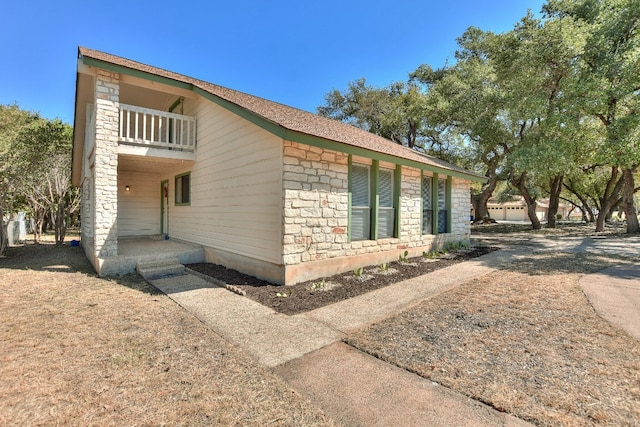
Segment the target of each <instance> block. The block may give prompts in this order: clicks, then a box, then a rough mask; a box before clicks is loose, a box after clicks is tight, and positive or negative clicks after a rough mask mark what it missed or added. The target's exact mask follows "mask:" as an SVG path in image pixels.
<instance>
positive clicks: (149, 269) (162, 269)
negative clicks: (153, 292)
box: [136, 258, 185, 280]
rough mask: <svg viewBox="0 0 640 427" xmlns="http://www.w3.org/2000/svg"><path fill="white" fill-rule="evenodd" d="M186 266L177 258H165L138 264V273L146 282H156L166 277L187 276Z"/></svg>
mask: <svg viewBox="0 0 640 427" xmlns="http://www.w3.org/2000/svg"><path fill="white" fill-rule="evenodd" d="M184 270H185V267H184V265H182V264H180V261H179V260H178V259H177V258H164V259H154V260H145V261H140V262H138V265H137V266H136V271H137V272H138V274H140V275H141V276H142V277H144V278H145V280H155V279H161V278H165V277H172V276H181V275H183V274H185V271H184Z"/></svg>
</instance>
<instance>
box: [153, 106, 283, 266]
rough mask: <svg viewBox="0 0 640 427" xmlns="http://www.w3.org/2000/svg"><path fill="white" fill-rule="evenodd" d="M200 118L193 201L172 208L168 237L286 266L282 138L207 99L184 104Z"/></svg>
mask: <svg viewBox="0 0 640 427" xmlns="http://www.w3.org/2000/svg"><path fill="white" fill-rule="evenodd" d="M184 114H187V115H192V116H196V118H197V127H198V129H197V136H198V142H197V144H198V145H197V154H196V155H197V160H196V163H195V165H194V166H193V167H192V168H191V169H186V168H185V169H182V170H180V171H178V172H176V174H179V173H182V172H189V171H190V172H191V203H190V205H189V206H174V201H175V196H174V195H175V189H174V185H175V183H174V177H175V175H176V174H172V175H168V176H163V179H168V180H169V182H170V189H171V191H170V195H169V199H170V201H169V203H170V205H171V206H170V209H169V216H170V219H169V235H170V236H171V237H173V238H178V239H183V240H187V241H190V242H194V243H198V244H202V245H205V246H208V247H211V248H213V249H219V250H223V251H226V252H231V253H236V254H240V255H243V256H247V257H250V258H255V259H260V260H263V261H268V262H271V263H275V264H281V263H282V255H281V242H282V237H281V236H282V234H281V227H282V226H281V223H282V209H281V206H282V140H281V139H279V138H277V137H275V136H273V135H272V134H270V133H268V132H266V131H264V130H262V129H260V128H259V127H257V126H255V125H253V124H251V123H250V122H248V121H246V120H244V119H242V118H240V117H238V116H236V115H235V114H232V113H230V112H228V111H227V110H224V109H222V108H220V107H218V106H217V105H215V104H213V103H212V102H209V101H207V100H203V99H201V100H200V101H191V100H187V101H185V106H184Z"/></svg>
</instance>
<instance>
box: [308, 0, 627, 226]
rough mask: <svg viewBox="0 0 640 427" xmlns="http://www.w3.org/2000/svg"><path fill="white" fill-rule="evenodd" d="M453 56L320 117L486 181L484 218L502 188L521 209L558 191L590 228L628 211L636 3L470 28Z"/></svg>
mask: <svg viewBox="0 0 640 427" xmlns="http://www.w3.org/2000/svg"><path fill="white" fill-rule="evenodd" d="M458 46H459V49H458V50H457V51H456V53H455V58H456V62H455V64H454V65H450V66H449V65H447V66H445V67H443V68H441V69H433V68H432V67H431V66H429V65H428V64H423V65H421V66H419V67H418V68H417V69H416V70H415V71H414V72H412V73H411V74H410V79H409V81H408V82H406V83H405V82H400V83H392V84H391V85H389V86H387V87H385V88H375V87H372V86H369V85H367V84H366V82H365V80H364V79H360V80H357V81H355V82H352V83H350V84H349V88H348V89H347V90H346V91H344V92H339V91H334V92H332V93H330V94H328V95H327V98H326V101H327V104H326V105H325V106H323V107H320V108H319V112H320V113H321V114H324V115H327V116H328V117H333V118H336V119H338V120H344V121H347V122H350V123H352V124H355V125H356V126H360V127H362V128H364V129H367V130H369V131H372V132H374V133H377V134H379V135H381V136H384V137H387V138H389V139H392V140H394V141H397V142H400V143H403V144H405V145H408V146H413V147H414V148H418V149H421V150H423V151H426V152H428V153H431V154H435V155H438V156H441V157H444V158H445V159H446V160H450V161H453V162H454V163H457V164H459V165H460V166H463V167H466V168H469V169H472V170H474V171H476V172H478V173H481V174H484V175H485V176H487V177H488V178H489V179H488V181H487V183H486V184H484V185H482V186H480V185H478V186H476V187H474V191H476V192H477V196H478V197H477V198H475V199H474V200H478V203H480V202H482V203H484V204H485V208H486V200H488V198H489V197H491V196H492V195H493V192H494V191H496V189H497V188H500V186H501V185H500V183H499V182H500V181H502V182H503V183H505V184H502V185H503V186H506V188H505V193H509V194H517V195H520V196H522V197H524V199H525V201H526V202H527V203H528V204H529V205H530V206H533V204H534V203H535V202H536V200H537V199H539V198H543V197H545V198H546V197H549V198H550V199H551V200H557V199H559V198H560V196H561V193H563V197H564V198H565V199H569V200H571V201H572V202H573V203H576V204H579V205H580V206H582V208H583V209H588V210H590V209H591V208H596V209H597V210H598V212H599V215H600V216H599V220H600V219H602V218H604V217H606V215H608V213H609V210H610V209H611V208H612V207H613V206H614V205H615V204H617V203H619V201H620V199H623V205H624V206H626V207H625V209H626V210H629V211H630V212H631V210H632V208H631V207H630V206H632V205H633V193H634V192H636V191H637V186H636V185H635V184H634V182H633V180H634V174H635V173H637V170H638V169H639V168H640V114H638V112H639V110H640V108H639V107H640V104H639V103H640V96H639V94H640V73H638V69H640V2H638V1H628V0H548V1H547V2H546V4H545V5H544V6H543V16H542V17H541V18H538V17H536V16H534V15H533V14H531V13H528V14H527V15H526V16H524V17H523V18H522V19H521V20H520V21H519V22H517V23H515V25H514V27H513V29H512V30H510V31H506V32H504V33H500V34H497V33H492V32H490V31H483V30H481V29H479V28H475V27H470V28H469V29H467V30H466V31H465V32H464V33H463V34H462V35H461V36H460V37H459V38H458ZM412 138H414V140H415V144H413V143H412V142H411V141H412ZM412 144H413V145H412ZM622 176H624V177H625V178H624V181H620V180H621V179H622V178H621V177H622ZM623 183H624V184H625V185H624V186H623V185H621V184H623ZM623 189H624V191H623ZM479 196H482V197H479ZM474 203H475V202H474ZM533 216H534V217H533V218H531V220H532V222H533V223H534V226H535V224H536V223H537V222H538V219H537V217H535V215H533ZM538 225H539V224H538Z"/></svg>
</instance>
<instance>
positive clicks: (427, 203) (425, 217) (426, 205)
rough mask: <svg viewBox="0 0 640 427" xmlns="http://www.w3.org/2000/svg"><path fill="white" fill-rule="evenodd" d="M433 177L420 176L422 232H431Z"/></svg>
mask: <svg viewBox="0 0 640 427" xmlns="http://www.w3.org/2000/svg"><path fill="white" fill-rule="evenodd" d="M432 180H433V178H432V177H430V176H423V177H422V234H433V181H432Z"/></svg>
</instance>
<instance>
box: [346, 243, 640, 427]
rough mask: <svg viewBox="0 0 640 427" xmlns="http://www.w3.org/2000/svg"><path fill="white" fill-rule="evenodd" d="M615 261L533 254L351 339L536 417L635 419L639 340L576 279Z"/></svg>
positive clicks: (557, 420) (573, 421) (639, 402)
mask: <svg viewBox="0 0 640 427" xmlns="http://www.w3.org/2000/svg"><path fill="white" fill-rule="evenodd" d="M621 262H629V261H625V260H619V259H611V258H607V257H603V256H593V255H588V254H570V255H569V254H561V253H539V254H531V255H529V256H526V257H523V258H521V259H520V260H518V261H516V262H515V263H513V264H512V265H510V266H509V267H508V270H507V271H499V272H495V273H492V274H489V275H486V276H484V277H482V278H480V279H478V280H475V281H473V282H470V283H467V284H465V285H463V286H461V287H460V288H458V289H455V290H452V291H450V292H447V293H445V294H442V295H440V296H438V297H436V298H433V299H431V300H429V301H426V302H424V303H423V304H421V305H419V306H417V307H415V308H413V309H410V310H408V311H406V312H403V313H401V314H400V315H399V316H397V317H395V318H392V319H388V320H386V321H384V322H381V323H379V324H376V325H373V326H372V327H370V328H368V329H366V330H364V331H361V332H359V333H356V334H354V335H353V336H351V337H350V338H349V343H350V344H352V345H354V346H356V347H358V348H360V349H362V350H364V351H367V352H369V353H371V354H373V355H375V356H377V357H379V358H381V359H383V360H386V361H389V362H391V363H394V364H396V365H398V366H400V367H403V368H406V369H408V370H411V371H413V372H416V373H418V374H419V375H422V376H424V377H427V378H430V379H432V380H433V381H436V382H438V383H441V384H443V385H445V386H447V387H450V388H452V389H454V390H456V391H459V392H461V393H464V394H466V395H468V396H470V397H472V398H474V399H478V400H481V401H483V402H486V403H488V404H490V405H491V406H493V407H495V408H497V409H498V410H501V411H506V412H509V413H511V414H513V415H515V416H517V417H520V418H522V419H525V420H528V421H530V422H533V423H535V424H538V425H596V424H603V425H637V423H638V420H640V342H638V341H637V340H635V339H634V338H632V337H631V336H629V335H628V334H626V333H625V332H623V331H621V330H619V329H617V328H615V327H613V326H612V325H610V324H609V323H608V322H606V321H604V320H603V319H601V318H600V317H599V316H598V315H597V314H596V313H595V312H594V310H593V308H592V307H591V305H590V304H589V302H588V300H587V299H586V297H585V296H584V294H583V293H582V291H581V289H580V287H579V285H578V284H577V281H578V278H579V277H580V274H581V273H583V272H592V271H597V270H599V269H602V268H605V267H607V266H608V265H613V264H616V263H621Z"/></svg>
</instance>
